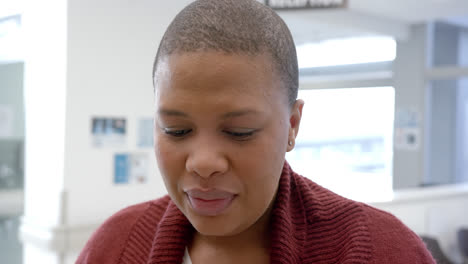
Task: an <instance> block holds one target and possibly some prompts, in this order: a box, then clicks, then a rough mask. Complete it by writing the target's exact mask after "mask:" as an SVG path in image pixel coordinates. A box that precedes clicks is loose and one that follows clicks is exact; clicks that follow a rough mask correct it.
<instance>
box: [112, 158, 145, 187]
mask: <svg viewBox="0 0 468 264" xmlns="http://www.w3.org/2000/svg"><path fill="white" fill-rule="evenodd" d="M147 179H148V155H147V154H146V153H131V154H129V153H119V154H115V156H114V183H116V184H131V183H145V182H146V181H147Z"/></svg>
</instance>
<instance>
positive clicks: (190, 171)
mask: <svg viewBox="0 0 468 264" xmlns="http://www.w3.org/2000/svg"><path fill="white" fill-rule="evenodd" d="M271 65H273V64H272V62H271V61H270V58H269V57H268V56H267V55H257V56H254V57H251V56H247V55H239V54H233V55H226V54H223V53H219V52H195V53H185V54H174V55H170V56H168V57H166V58H164V59H163V60H161V61H160V62H159V67H158V71H157V72H156V77H155V80H156V99H155V100H156V102H155V105H156V113H155V128H154V137H155V153H156V158H157V161H158V165H159V169H160V171H161V174H162V177H163V179H164V182H165V185H166V188H167V191H168V193H169V195H170V196H171V198H172V200H173V201H174V203H175V204H176V205H177V206H178V208H179V209H180V210H181V211H182V212H183V213H184V214H185V216H186V217H187V218H188V219H189V221H190V222H191V223H192V225H193V226H194V227H195V229H196V230H197V231H198V232H199V233H201V234H203V235H210V236H228V235H235V234H238V233H241V232H242V231H245V230H246V229H247V228H249V227H250V226H252V225H253V224H254V223H255V222H256V221H257V220H258V219H259V218H260V217H261V216H262V215H264V213H265V212H266V211H267V209H268V207H269V206H270V204H271V203H272V200H273V198H274V196H275V194H276V190H277V188H278V182H279V177H280V175H281V171H282V167H283V163H284V157H285V152H286V151H288V150H290V149H291V148H292V146H289V145H288V140H291V139H294V137H295V135H296V133H297V128H298V125H299V121H300V113H301V111H302V102H301V101H299V103H296V105H295V106H294V107H293V108H292V109H291V108H290V107H289V105H288V102H287V96H286V90H285V88H283V87H282V85H283V83H282V82H281V80H280V78H278V77H277V74H276V71H275V70H274V69H273V67H272V66H271Z"/></svg>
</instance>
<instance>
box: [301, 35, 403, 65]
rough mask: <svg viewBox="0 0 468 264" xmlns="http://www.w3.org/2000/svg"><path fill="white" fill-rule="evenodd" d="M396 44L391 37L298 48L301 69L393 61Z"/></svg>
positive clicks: (365, 38) (320, 43)
mask: <svg viewBox="0 0 468 264" xmlns="http://www.w3.org/2000/svg"><path fill="white" fill-rule="evenodd" d="M395 56H396V42H395V40H394V39H393V38H390V37H360V38H348V39H332V40H326V41H322V42H318V43H307V44H304V45H300V46H297V57H298V63H299V68H312V67H325V66H334V65H347V64H359V63H370V62H382V61H393V60H394V59H395Z"/></svg>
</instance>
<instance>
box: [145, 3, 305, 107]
mask: <svg viewBox="0 0 468 264" xmlns="http://www.w3.org/2000/svg"><path fill="white" fill-rule="evenodd" d="M206 51H219V52H224V53H227V54H247V55H251V56H255V55H260V54H268V55H270V57H271V62H272V64H273V65H271V66H270V65H268V67H272V68H273V69H276V71H277V74H278V76H279V77H280V79H281V80H282V82H283V84H284V88H285V92H286V93H287V97H288V101H289V104H290V105H292V104H294V102H295V101H296V97H297V89H298V78H299V77H298V66H297V56H296V48H295V45H294V41H293V39H292V36H291V33H290V32H289V29H288V27H287V26H286V24H285V23H284V21H283V20H282V19H281V18H280V17H279V16H278V15H277V14H276V13H275V12H274V11H273V10H272V9H270V8H269V7H267V6H265V5H263V4H261V3H259V2H257V1H255V0H198V1H195V2H193V3H191V4H190V5H188V6H187V7H185V8H184V9H183V10H182V11H181V12H180V13H179V14H178V15H177V16H176V17H175V18H174V20H173V21H172V23H171V24H170V25H169V27H168V28H167V30H166V33H165V34H164V36H163V38H162V40H161V43H160V45H159V48H158V52H157V54H156V58H155V60H154V65H153V80H155V73H156V71H157V67H158V62H159V61H160V60H161V59H162V58H164V57H166V56H169V55H171V54H181V53H189V52H206Z"/></svg>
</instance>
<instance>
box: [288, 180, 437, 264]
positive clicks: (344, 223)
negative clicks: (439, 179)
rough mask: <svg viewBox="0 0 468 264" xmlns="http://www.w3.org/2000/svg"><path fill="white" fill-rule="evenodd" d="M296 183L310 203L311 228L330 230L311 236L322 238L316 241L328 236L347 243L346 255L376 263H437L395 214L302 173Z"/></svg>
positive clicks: (318, 242)
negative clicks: (315, 181) (324, 184)
mask: <svg viewBox="0 0 468 264" xmlns="http://www.w3.org/2000/svg"><path fill="white" fill-rule="evenodd" d="M295 182H296V185H297V187H298V189H299V190H300V191H301V193H302V195H301V196H302V200H303V201H304V204H306V205H307V206H306V207H305V211H306V216H307V218H308V222H309V225H310V227H309V229H310V228H311V229H313V230H327V231H326V232H327V238H324V237H323V236H319V235H318V234H315V233H314V234H315V236H311V237H310V238H309V239H311V238H312V237H320V241H318V240H317V241H315V242H316V243H315V244H323V243H324V241H326V240H327V239H329V240H333V241H328V240H327V241H328V242H327V243H330V244H332V243H338V244H340V245H343V244H346V247H344V248H343V249H341V250H342V252H341V253H343V255H345V256H346V257H349V258H350V259H353V258H354V257H356V256H357V255H359V256H360V258H362V259H367V260H368V261H369V262H368V263H372V264H377V263H378V264H382V263H392V264H403V263H421V264H426V263H427V264H429V263H435V261H434V260H433V258H432V256H431V254H430V253H429V252H428V251H427V249H426V247H425V245H424V243H423V242H422V240H421V239H420V238H419V236H417V235H416V234H415V233H414V232H413V231H411V230H410V229H409V228H408V227H406V226H405V225H404V224H403V223H402V222H401V221H400V220H398V219H397V218H396V217H395V216H393V215H392V214H390V213H387V212H385V211H382V210H379V209H376V208H373V207H371V206H369V205H366V204H364V203H360V202H356V201H353V200H349V199H346V198H344V197H341V196H340V195H337V194H335V193H333V192H331V191H329V190H328V189H326V188H324V187H322V186H320V185H318V184H316V183H314V182H313V181H310V180H309V179H307V178H304V177H302V176H298V175H295ZM314 232H316V231H314ZM337 250H338V249H337ZM345 251H346V252H345ZM346 257H345V258H346Z"/></svg>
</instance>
